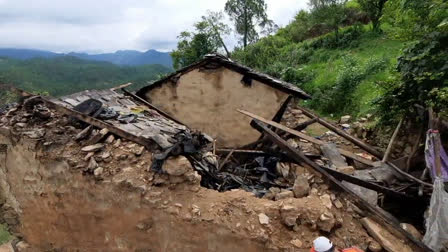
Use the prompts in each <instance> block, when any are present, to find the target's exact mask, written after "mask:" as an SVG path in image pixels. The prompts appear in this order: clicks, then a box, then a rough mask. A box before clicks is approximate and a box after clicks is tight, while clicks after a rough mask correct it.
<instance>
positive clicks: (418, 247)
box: [254, 119, 432, 252]
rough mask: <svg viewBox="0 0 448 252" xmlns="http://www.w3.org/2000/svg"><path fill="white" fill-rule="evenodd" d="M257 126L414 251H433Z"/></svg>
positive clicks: (385, 215) (314, 164)
mask: <svg viewBox="0 0 448 252" xmlns="http://www.w3.org/2000/svg"><path fill="white" fill-rule="evenodd" d="M254 121H255V124H256V127H257V128H260V129H261V130H262V131H263V132H264V133H265V134H266V137H268V138H269V139H270V140H271V141H272V142H273V143H275V144H277V145H278V146H279V147H280V148H281V149H282V150H283V151H285V152H286V153H287V154H288V155H289V156H290V157H291V158H293V159H294V160H295V161H296V162H299V163H303V162H304V163H305V164H306V165H308V166H310V167H311V168H312V169H313V170H315V171H316V172H319V173H320V174H322V175H323V176H324V177H325V178H327V179H328V180H329V181H331V182H332V183H333V184H335V185H336V186H337V187H339V188H340V189H342V190H343V191H345V192H346V193H347V196H348V197H349V199H350V200H352V201H353V203H354V204H355V205H356V206H357V207H359V208H360V209H361V210H363V211H365V213H366V214H367V215H368V217H371V218H372V219H374V220H375V221H376V222H378V223H379V224H380V225H382V226H383V227H384V228H386V229H387V230H388V231H389V232H391V233H392V234H394V235H396V236H398V237H401V238H403V239H405V240H406V241H408V244H409V246H411V247H412V250H413V251H416V252H418V251H428V252H430V251H432V250H431V249H430V248H428V247H427V246H426V245H425V244H424V243H422V242H421V241H419V240H417V239H416V238H414V237H413V236H412V235H411V234H410V233H408V232H407V231H405V230H404V229H402V228H401V227H400V225H399V223H397V221H396V220H394V219H393V218H392V217H390V216H389V215H388V214H386V213H385V212H384V211H383V210H382V209H381V208H379V207H375V206H373V205H371V204H370V203H368V202H367V201H366V200H364V199H362V198H361V197H359V196H358V195H357V194H356V193H354V192H352V191H351V190H350V189H348V188H347V187H346V186H345V185H343V184H342V183H341V182H340V181H338V180H337V179H336V178H335V177H333V176H332V175H330V174H329V173H328V172H327V171H326V170H324V169H322V168H321V167H320V166H319V165H317V164H316V163H315V162H313V161H312V160H310V159H309V158H307V157H306V156H305V155H304V154H303V153H302V152H301V151H300V150H298V149H295V148H293V147H291V146H290V145H289V144H288V143H287V142H286V141H285V140H283V139H282V138H281V137H280V136H278V135H277V134H276V133H275V132H273V131H272V130H270V129H269V128H268V127H267V126H266V125H265V124H262V123H261V122H260V121H257V120H256V119H255V120H254Z"/></svg>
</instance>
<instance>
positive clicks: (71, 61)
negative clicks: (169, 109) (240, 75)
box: [0, 56, 171, 96]
mask: <svg viewBox="0 0 448 252" xmlns="http://www.w3.org/2000/svg"><path fill="white" fill-rule="evenodd" d="M170 71H171V70H170V69H169V68H167V67H165V66H162V65H144V66H136V67H120V66H117V65H114V64H112V63H105V62H93V61H86V60H81V59H78V58H75V57H70V56H65V57H58V58H52V59H43V58H35V59H30V60H24V61H22V60H14V59H10V58H0V83H6V84H12V85H15V86H18V87H21V88H23V89H25V90H27V91H32V92H40V93H46V94H50V95H52V96H61V95H67V94H70V93H75V92H79V91H82V90H85V89H104V88H110V87H114V86H117V85H119V84H123V83H127V82H132V83H133V84H134V85H133V86H132V88H134V89H137V88H139V87H143V86H145V85H148V83H149V82H150V81H151V80H155V79H157V78H158V77H159V76H160V75H163V74H166V73H168V72H170ZM0 95H1V94H0ZM4 95H6V94H5V92H4V91H3V96H4Z"/></svg>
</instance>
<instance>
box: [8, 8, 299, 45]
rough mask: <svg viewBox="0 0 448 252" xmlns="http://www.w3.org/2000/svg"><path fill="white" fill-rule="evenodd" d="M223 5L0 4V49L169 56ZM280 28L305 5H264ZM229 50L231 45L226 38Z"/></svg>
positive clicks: (231, 39) (232, 39)
mask: <svg viewBox="0 0 448 252" xmlns="http://www.w3.org/2000/svg"><path fill="white" fill-rule="evenodd" d="M225 2H226V0H213V1H210V0H126V1H122V0H95V1H92V0H33V1H29V0H0V38H1V39H0V47H13V48H34V49H43V50H50V51H57V52H69V51H88V52H112V51H116V50H124V49H135V50H147V49H158V50H171V49H173V48H174V47H175V46H176V42H177V39H176V37H177V35H178V34H179V33H180V32H181V31H183V30H188V29H191V27H192V25H193V24H194V23H195V22H196V21H197V20H199V19H200V17H201V16H202V15H204V14H205V13H206V11H207V10H209V9H210V10H214V11H218V10H223V9H224V5H225ZM266 2H267V4H268V14H269V17H270V18H271V19H273V20H274V21H275V22H276V23H277V24H279V25H280V26H285V25H287V24H288V23H289V22H290V21H291V20H292V18H293V17H294V15H295V13H297V11H298V10H299V9H301V8H306V2H307V0H301V1H300V0H266ZM227 40H228V41H229V42H230V43H231V44H234V42H235V39H234V38H233V37H232V38H227Z"/></svg>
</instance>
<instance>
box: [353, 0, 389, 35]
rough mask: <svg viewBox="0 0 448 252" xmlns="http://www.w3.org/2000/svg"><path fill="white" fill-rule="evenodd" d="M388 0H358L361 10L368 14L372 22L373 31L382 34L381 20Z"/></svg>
mask: <svg viewBox="0 0 448 252" xmlns="http://www.w3.org/2000/svg"><path fill="white" fill-rule="evenodd" d="M386 2H387V0H358V3H359V5H360V6H361V9H362V10H363V11H365V12H366V13H367V15H368V16H369V18H370V20H371V21H372V27H373V31H375V32H380V31H381V27H380V18H381V16H382V15H383V8H384V5H385V4H386Z"/></svg>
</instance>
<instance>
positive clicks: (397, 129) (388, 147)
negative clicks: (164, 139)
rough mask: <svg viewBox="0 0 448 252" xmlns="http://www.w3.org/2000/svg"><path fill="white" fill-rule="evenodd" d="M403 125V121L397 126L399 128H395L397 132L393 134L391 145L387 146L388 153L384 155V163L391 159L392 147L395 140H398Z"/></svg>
mask: <svg viewBox="0 0 448 252" xmlns="http://www.w3.org/2000/svg"><path fill="white" fill-rule="evenodd" d="M402 124H403V119H401V120H400V122H399V123H398V125H397V128H395V131H394V133H393V134H392V137H391V138H390V142H389V145H388V146H387V149H386V153H384V157H383V163H384V162H386V161H387V159H388V158H389V155H390V152H391V151H392V147H393V146H394V142H395V139H396V138H397V135H398V132H399V131H400V128H401V125H402Z"/></svg>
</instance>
